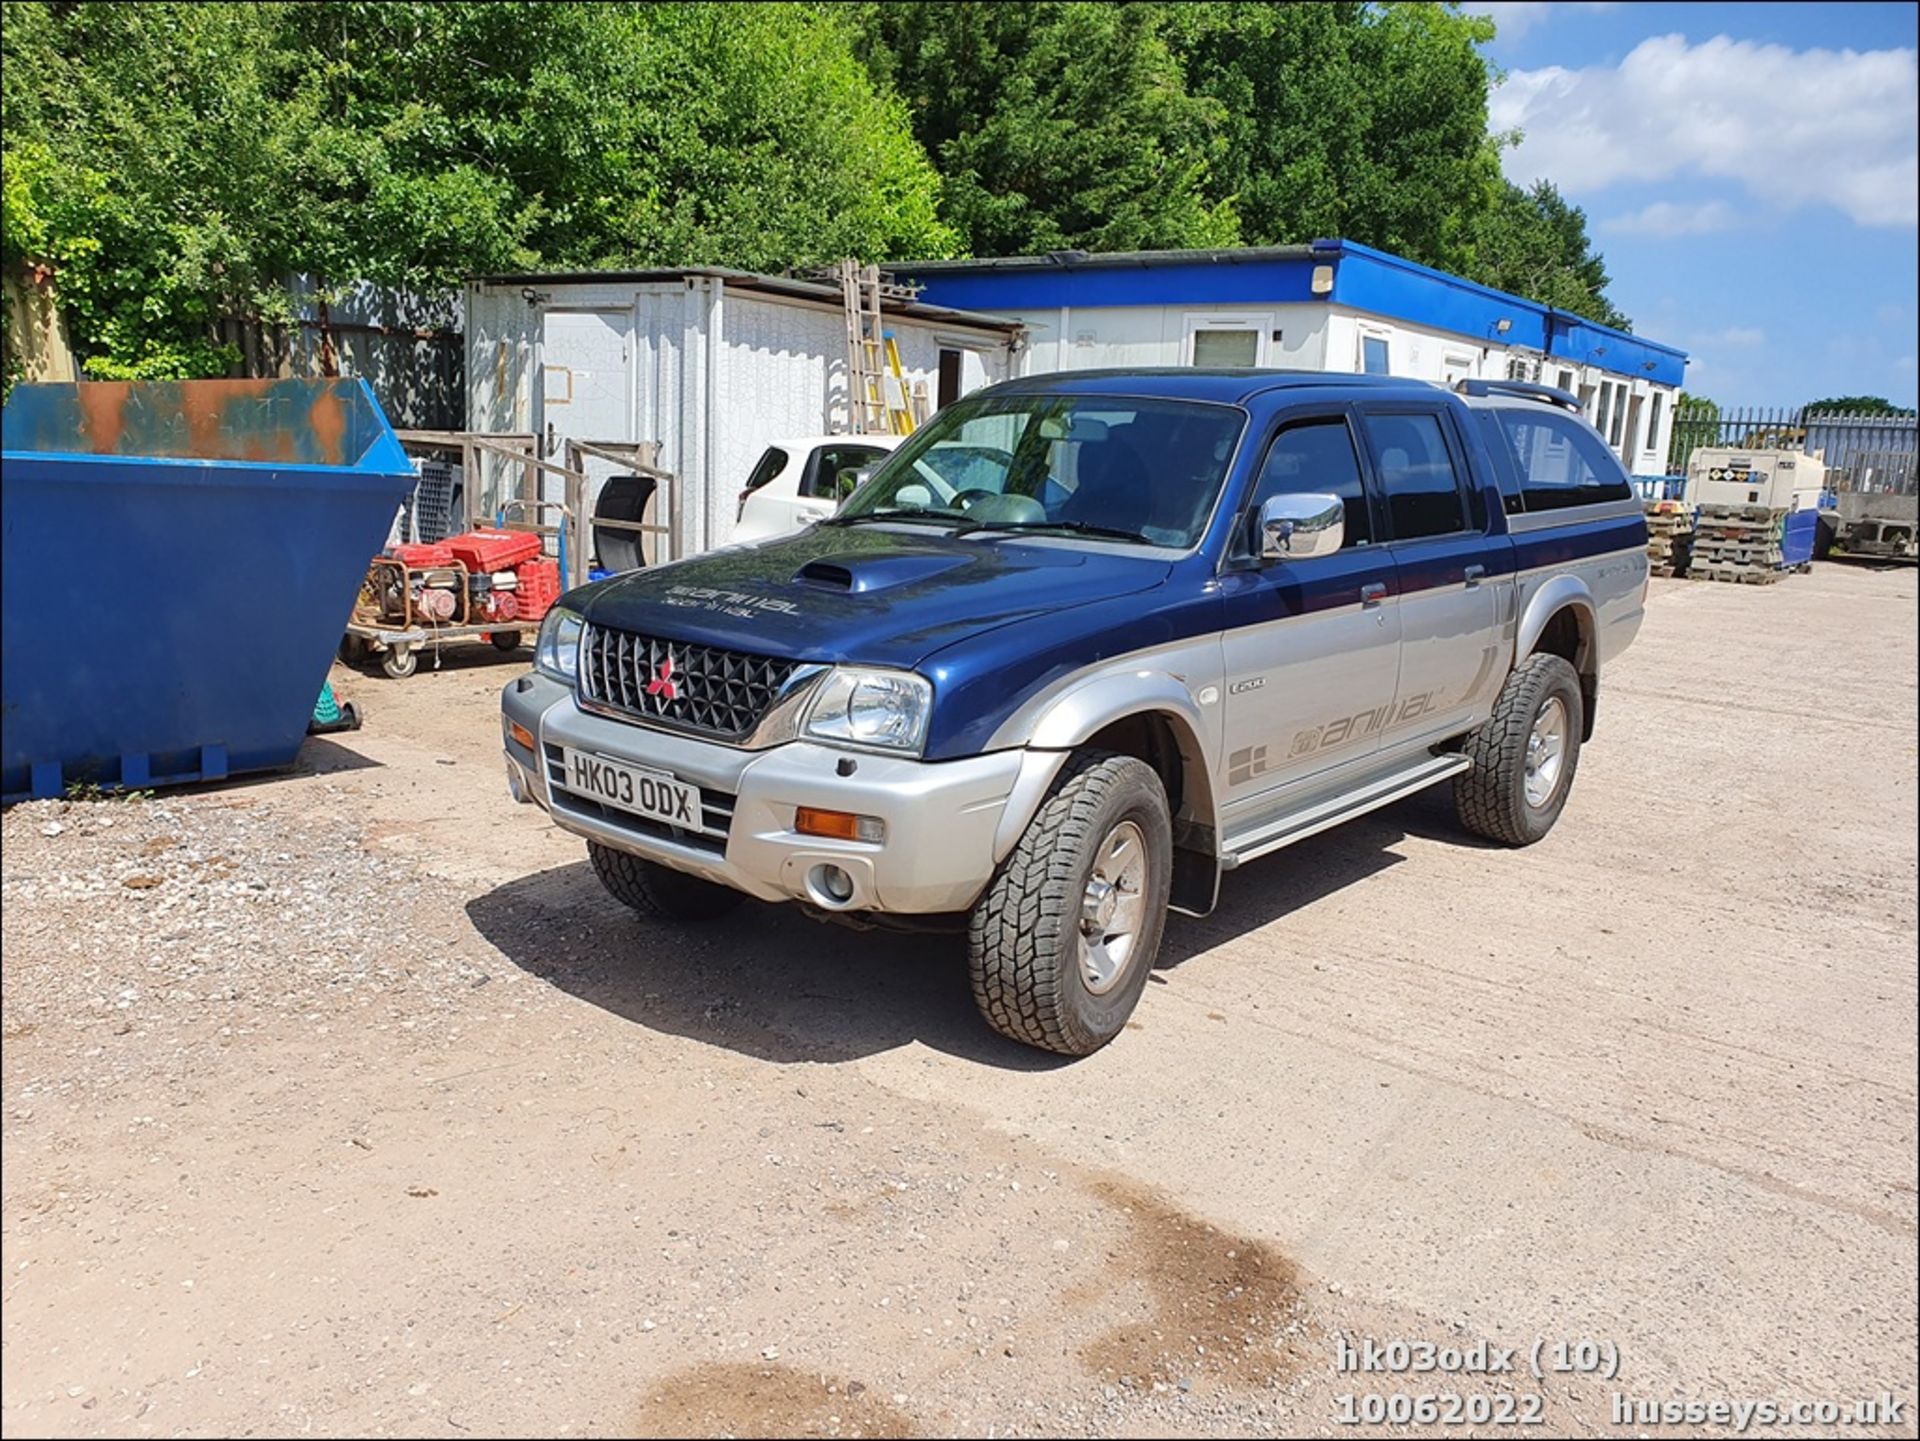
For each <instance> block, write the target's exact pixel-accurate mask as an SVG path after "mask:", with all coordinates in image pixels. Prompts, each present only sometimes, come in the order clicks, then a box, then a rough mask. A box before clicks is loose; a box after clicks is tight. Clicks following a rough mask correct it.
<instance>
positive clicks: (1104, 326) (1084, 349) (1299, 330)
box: [996, 304, 1326, 375]
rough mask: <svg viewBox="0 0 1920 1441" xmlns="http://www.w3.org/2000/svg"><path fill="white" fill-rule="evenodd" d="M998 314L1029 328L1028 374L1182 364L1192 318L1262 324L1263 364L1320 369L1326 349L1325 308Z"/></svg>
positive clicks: (1106, 308)
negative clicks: (1322, 326)
mask: <svg viewBox="0 0 1920 1441" xmlns="http://www.w3.org/2000/svg"><path fill="white" fill-rule="evenodd" d="M996 313H1000V314H1005V315H1006V316H1007V317H1008V318H1009V319H1012V320H1017V321H1018V322H1020V324H1022V325H1024V326H1026V327H1027V351H1026V356H1025V365H1026V368H1025V370H1024V371H1023V372H1022V373H1023V374H1027V375H1046V374H1050V373H1053V372H1055V371H1062V370H1106V369H1127V368H1132V367H1141V366H1162V365H1176V366H1177V365H1187V364H1189V363H1190V361H1191V358H1190V354H1189V348H1188V343H1187V336H1188V333H1189V324H1190V322H1195V321H1199V320H1201V319H1202V318H1203V317H1206V318H1211V317H1219V318H1221V319H1222V320H1223V321H1229V322H1231V321H1239V322H1246V321H1256V322H1259V323H1260V325H1259V328H1260V331H1261V335H1262V340H1261V347H1260V348H1261V360H1260V363H1261V364H1262V365H1268V366H1276V367H1280V368H1283V369H1288V370H1319V369H1320V368H1321V366H1322V363H1323V357H1324V355H1325V349H1326V344H1325V337H1324V336H1323V335H1322V334H1321V325H1322V321H1323V319H1324V307H1322V306H1317V305H1299V304H1273V305H1207V306H1201V305H1100V306H1086V307H1083V308H1080V309H1071V308H1068V309H1048V310H1010V311H1004V312H996ZM1276 330H1277V331H1279V332H1280V337H1281V338H1280V339H1279V340H1278V341H1276V340H1274V339H1273V332H1274V331H1276Z"/></svg>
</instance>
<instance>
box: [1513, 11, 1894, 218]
mask: <svg viewBox="0 0 1920 1441" xmlns="http://www.w3.org/2000/svg"><path fill="white" fill-rule="evenodd" d="M1489 111H1490V119H1491V121H1492V124H1493V127H1494V129H1495V130H1508V129H1513V128H1516V127H1517V128H1519V129H1520V130H1522V131H1523V132H1524V134H1525V138H1524V139H1523V140H1522V142H1521V143H1520V145H1519V146H1518V147H1516V148H1514V149H1511V150H1509V151H1508V152H1507V154H1506V171H1507V174H1508V176H1509V177H1510V178H1511V179H1514V180H1516V181H1519V182H1521V183H1523V184H1524V183H1529V182H1531V181H1533V180H1537V179H1546V180H1551V181H1553V182H1554V183H1555V184H1556V185H1558V186H1559V187H1560V188H1561V189H1563V190H1565V191H1567V192H1568V193H1570V194H1573V195H1576V196H1578V195H1582V194H1590V193H1592V192H1594V191H1599V190H1605V189H1606V188H1607V187H1608V186H1611V185H1615V184H1619V183H1621V182H1623V181H1632V182H1641V183H1644V182H1648V181H1660V180H1668V179H1672V178H1673V177H1675V176H1681V175H1692V176H1708V177H1712V178H1715V179H1723V180H1733V181H1736V182H1738V183H1739V184H1741V185H1743V186H1744V187H1745V188H1746V189H1747V190H1748V191H1749V193H1751V194H1752V195H1753V196H1754V197H1755V199H1756V200H1758V201H1760V202H1761V203H1763V204H1766V205H1768V206H1785V207H1789V208H1791V207H1796V206H1800V205H1808V204H1830V205H1834V206H1837V207H1838V208H1839V209H1840V210H1842V211H1843V212H1845V213H1846V214H1847V215H1848V216H1850V217H1851V218H1852V219H1854V220H1855V221H1857V222H1859V223H1860V224H1862V225H1898V226H1911V225H1914V224H1915V223H1916V221H1917V220H1920V161H1917V160H1916V150H1917V149H1920V146H1917V144H1916V131H1920V121H1917V120H1916V115H1917V114H1920V57H1916V55H1915V52H1914V51H1912V50H1873V51H1867V52H1864V53H1863V52H1859V51H1853V50H1789V49H1788V48H1787V47H1785V46H1783V45H1758V44H1754V43H1753V42H1751V41H1746V40H1730V39H1728V38H1727V37H1726V36H1724V35H1722V36H1717V37H1715V38H1714V39H1712V40H1707V41H1704V42H1702V43H1701V44H1699V45H1690V44H1688V43H1687V40H1686V38H1685V37H1684V36H1681V35H1664V36H1656V37H1654V38H1653V39H1650V40H1644V41H1642V42H1641V43H1640V44H1639V45H1637V46H1635V47H1634V49H1633V50H1632V52H1631V53H1629V54H1628V55H1627V57H1626V58H1625V59H1624V60H1622V61H1621V62H1620V64H1619V65H1618V66H1601V65H1596V66H1589V67H1586V68H1584V69H1578V70H1569V69H1566V68H1564V67H1562V66H1558V65H1553V66H1548V67H1546V68H1544V69H1540V70H1516V71H1514V72H1512V73H1511V74H1509V75H1508V76H1507V78H1506V81H1505V83H1503V84H1502V85H1501V86H1500V88H1499V89H1498V90H1496V91H1495V92H1494V94H1493V97H1492V102H1491V105H1490V107H1489ZM1643 214H1644V212H1643Z"/></svg>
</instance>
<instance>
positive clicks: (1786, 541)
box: [1780, 505, 1820, 570]
mask: <svg viewBox="0 0 1920 1441" xmlns="http://www.w3.org/2000/svg"><path fill="white" fill-rule="evenodd" d="M1819 533H1820V508H1819V507H1818V506H1817V505H1816V506H1812V507H1809V508H1808V509H1805V510H1792V511H1788V512H1787V518H1786V520H1785V521H1783V522H1782V523H1781V529H1780V567H1781V569H1783V570H1785V569H1789V568H1791V567H1793V566H1796V565H1805V564H1806V563H1807V562H1808V561H1810V560H1812V559H1813V542H1814V537H1816V536H1817V535H1819Z"/></svg>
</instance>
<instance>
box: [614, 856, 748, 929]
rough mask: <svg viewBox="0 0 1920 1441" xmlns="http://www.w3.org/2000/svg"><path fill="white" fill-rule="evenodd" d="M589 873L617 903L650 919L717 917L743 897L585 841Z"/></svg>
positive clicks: (698, 878)
mask: <svg viewBox="0 0 1920 1441" xmlns="http://www.w3.org/2000/svg"><path fill="white" fill-rule="evenodd" d="M587 855H588V857H589V858H590V859H591V860H592V861H593V873H594V874H595V875H597V876H599V877H600V884H601V885H603V886H605V887H606V888H607V894H608V895H610V896H612V897H613V898H614V899H615V900H616V901H618V902H620V904H621V905H623V906H627V907H630V908H631V909H633V910H635V911H638V912H639V913H640V914H641V915H643V916H645V917H647V919H648V920H654V921H712V920H718V919H719V918H720V917H721V916H724V915H725V914H726V913H727V912H728V911H730V910H732V909H733V908H734V907H735V906H737V905H739V904H740V902H741V901H742V900H743V899H745V898H744V897H743V896H742V895H741V894H740V892H738V891H736V890H733V889H731V888H729V887H727V886H721V885H715V884H714V883H713V882H712V881H703V880H701V879H700V877H698V876H690V875H688V874H687V873H686V872H684V871H676V870H674V869H673V868H672V867H671V866H662V865H656V864H655V863H654V862H652V861H646V860H642V859H641V858H640V857H639V856H634V855H628V854H627V852H625V851H616V850H615V849H614V848H613V847H612V846H603V845H600V844H599V843H598V842H595V841H588V842H587Z"/></svg>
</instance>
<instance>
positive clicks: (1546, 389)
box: [1453, 380, 1584, 415]
mask: <svg viewBox="0 0 1920 1441" xmlns="http://www.w3.org/2000/svg"><path fill="white" fill-rule="evenodd" d="M1453 388H1454V389H1455V390H1457V391H1459V392H1460V393H1461V394H1462V395H1472V396H1486V395H1511V396H1514V397H1516V398H1518V399H1521V400H1537V401H1539V402H1540V403H1541V404H1542V405H1557V406H1559V407H1560V408H1561V409H1562V410H1571V411H1572V412H1573V413H1574V414H1575V415H1580V414H1583V413H1584V412H1583V407H1582V406H1581V404H1580V397H1579V396H1577V395H1575V394H1574V393H1573V392H1572V391H1570V390H1561V389H1560V388H1559V387H1558V386H1554V385H1535V384H1534V383H1533V382H1532V381H1530V380H1462V381H1460V382H1458V383H1457V384H1455V386H1454V387H1453Z"/></svg>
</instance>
